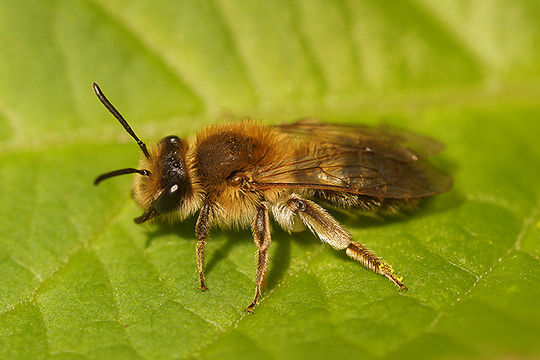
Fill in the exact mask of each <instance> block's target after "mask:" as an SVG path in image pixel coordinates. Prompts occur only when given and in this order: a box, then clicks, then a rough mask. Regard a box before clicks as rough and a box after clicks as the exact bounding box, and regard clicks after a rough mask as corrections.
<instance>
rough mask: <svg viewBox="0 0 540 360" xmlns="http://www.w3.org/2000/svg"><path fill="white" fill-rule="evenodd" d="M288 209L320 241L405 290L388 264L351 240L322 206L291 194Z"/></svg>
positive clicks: (349, 235) (347, 233) (346, 232)
mask: <svg viewBox="0 0 540 360" xmlns="http://www.w3.org/2000/svg"><path fill="white" fill-rule="evenodd" d="M287 206H288V207H289V208H290V210H291V211H292V212H293V213H295V214H298V216H299V217H300V219H302V222H303V223H304V224H305V225H306V226H307V227H308V228H309V229H310V230H311V231H312V232H313V233H314V234H315V235H317V236H318V237H319V238H320V239H321V240H322V241H324V242H326V243H328V244H330V245H331V246H332V247H333V248H334V249H336V250H343V249H345V252H346V253H347V255H348V256H349V257H351V258H352V259H354V260H356V261H358V262H359V263H361V264H362V265H364V266H365V267H367V268H368V269H370V270H372V271H375V272H376V273H378V274H381V275H383V276H385V277H386V278H388V279H389V280H390V281H392V282H393V283H394V284H395V285H396V286H397V287H399V290H407V288H406V287H405V285H403V283H402V282H401V279H399V278H398V277H397V276H396V274H395V273H394V270H393V269H392V267H391V266H390V265H388V264H387V263H385V262H384V261H382V260H381V259H379V258H378V257H377V256H375V255H374V254H373V253H372V252H371V251H370V250H368V249H367V248H366V247H365V246H363V245H362V244H360V243H357V242H356V241H352V240H351V234H350V233H349V232H348V231H347V230H345V229H344V228H343V226H342V225H341V224H340V223H338V222H337V220H336V219H334V218H333V217H332V216H331V215H330V214H329V213H328V212H327V211H326V210H325V209H324V208H322V207H321V206H319V205H317V204H316V203H314V202H313V201H310V200H304V199H300V198H299V197H297V196H296V195H293V196H292V197H291V198H290V199H289V200H287Z"/></svg>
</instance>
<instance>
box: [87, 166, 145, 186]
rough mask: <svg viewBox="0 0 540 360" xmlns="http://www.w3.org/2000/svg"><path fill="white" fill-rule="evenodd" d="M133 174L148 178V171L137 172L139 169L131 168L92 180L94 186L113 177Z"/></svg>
mask: <svg viewBox="0 0 540 360" xmlns="http://www.w3.org/2000/svg"><path fill="white" fill-rule="evenodd" d="M133 173H137V174H140V175H144V176H150V171H148V170H139V169H133V168H127V169H120V170H114V171H111V172H108V173H105V174H102V175H99V176H98V177H97V178H96V180H94V185H97V184H99V183H100V182H102V181H103V180H105V179H108V178H111V177H113V176H118V175H125V174H133Z"/></svg>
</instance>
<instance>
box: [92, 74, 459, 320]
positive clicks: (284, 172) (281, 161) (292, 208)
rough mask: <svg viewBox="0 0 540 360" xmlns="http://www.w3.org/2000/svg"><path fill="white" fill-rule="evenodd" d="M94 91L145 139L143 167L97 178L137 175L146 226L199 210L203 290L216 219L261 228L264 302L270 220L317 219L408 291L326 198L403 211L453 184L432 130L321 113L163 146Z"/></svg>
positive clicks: (320, 232) (166, 141)
mask: <svg viewBox="0 0 540 360" xmlns="http://www.w3.org/2000/svg"><path fill="white" fill-rule="evenodd" d="M93 89H94V92H95V93H96V95H97V97H98V98H99V100H100V101H101V102H102V103H103V105H105V107H106V108H107V109H108V110H109V111H110V112H111V113H112V114H113V115H114V117H116V119H117V120H118V121H119V122H120V124H121V125H122V126H123V127H124V129H125V130H126V131H127V132H128V134H129V135H131V137H133V139H135V141H136V142H137V144H138V145H139V147H140V149H141V151H142V153H143V155H144V156H143V157H142V160H141V161H140V164H139V167H138V168H137V169H135V168H126V169H120V170H116V171H112V172H108V173H105V174H103V175H101V176H99V177H97V178H96V179H95V181H94V183H95V184H98V183H100V182H101V181H103V180H105V179H108V178H111V177H113V176H118V175H124V174H137V175H139V176H136V177H135V178H134V182H133V197H134V199H135V201H136V202H137V203H138V204H139V206H140V207H141V208H142V209H144V212H143V214H142V215H141V216H139V217H137V218H135V222H136V223H137V224H141V223H144V222H147V221H150V220H155V219H160V220H169V221H173V222H174V221H181V220H183V219H185V218H187V217H189V216H192V215H195V214H196V213H197V212H198V218H197V222H196V225H195V235H196V238H197V246H196V256H197V269H198V272H199V282H200V288H199V289H200V290H202V291H205V290H207V289H208V288H207V287H206V283H205V277H204V250H205V246H206V243H207V241H208V240H209V238H210V230H211V227H212V226H215V225H218V226H221V227H229V226H233V227H238V228H247V227H250V228H251V232H252V234H253V240H254V242H255V246H256V248H257V250H256V251H257V254H256V257H257V261H256V276H255V282H256V285H255V295H254V298H253V301H252V303H251V304H250V305H249V306H248V307H247V308H246V311H248V312H251V311H253V309H254V308H255V306H256V305H257V303H258V301H259V299H260V297H261V291H262V287H263V284H264V280H265V276H266V273H267V270H268V262H269V259H268V248H269V247H270V244H271V236H270V218H271V217H272V218H273V219H274V220H275V221H276V222H277V224H279V226H281V227H282V228H283V229H284V230H285V231H287V232H289V233H290V232H292V231H297V230H301V229H302V228H305V227H307V228H308V229H309V230H311V232H313V234H315V235H316V236H317V237H319V239H320V240H321V241H323V242H325V243H328V244H329V245H330V246H331V247H333V248H334V249H336V250H345V252H346V254H347V255H348V256H349V257H351V258H352V259H354V260H356V261H358V262H360V263H361V264H362V265H364V266H365V267H367V268H369V269H370V270H372V271H374V272H376V273H378V274H381V275H383V276H385V277H386V278H388V279H389V280H390V281H391V282H393V283H394V284H395V285H396V286H397V287H398V288H399V290H406V287H405V285H404V284H403V283H402V279H401V278H399V277H398V276H397V275H396V273H395V272H394V270H393V269H392V267H391V266H390V265H389V264H387V263H386V262H384V261H383V260H381V259H380V258H379V257H377V256H375V255H374V254H373V252H371V251H370V250H369V249H367V248H366V247H365V246H363V245H362V244H360V243H359V242H356V241H354V240H353V239H352V236H351V234H350V233H349V231H347V230H346V229H345V228H344V227H343V226H342V225H341V224H340V223H339V222H338V221H337V220H336V219H334V217H332V215H330V214H329V213H328V211H327V210H325V209H324V208H323V207H322V206H320V205H319V204H318V203H317V201H320V202H323V203H325V204H328V205H329V206H331V207H334V208H345V209H348V210H359V211H377V210H378V211H396V210H399V209H403V208H410V207H412V206H414V205H415V204H417V203H418V202H419V201H420V200H421V199H423V198H426V197H429V196H432V195H435V194H439V193H442V192H445V191H447V190H448V189H449V188H450V187H451V185H452V180H451V178H450V177H449V176H448V175H447V174H445V173H444V172H442V171H441V170H439V169H437V168H436V167H435V166H433V165H431V164H430V163H429V162H427V160H426V159H427V158H428V157H429V156H431V155H433V154H435V153H437V152H439V151H441V150H442V145H441V144H440V143H438V142H436V141H434V140H431V139H429V138H426V137H423V136H420V135H417V134H414V133H411V132H408V131H405V130H398V129H393V128H389V127H367V126H349V125H336V124H327V123H321V122H318V121H315V120H311V119H303V120H299V121H297V122H295V123H292V124H282V125H276V126H264V125H260V124H257V123H255V122H249V121H243V122H236V123H224V124H217V125H213V126H210V127H206V128H204V129H202V130H200V131H199V132H198V133H196V134H195V136H193V137H191V138H188V139H181V138H179V137H178V136H176V135H170V136H166V137H164V138H163V139H161V140H160V141H159V142H158V143H157V144H156V145H155V146H154V147H151V148H150V149H147V147H146V145H145V144H144V143H143V142H142V141H141V140H140V139H139V138H138V137H137V136H136V135H135V133H134V132H133V130H132V129H131V127H130V126H129V125H128V123H127V122H126V120H125V119H124V118H123V117H122V115H120V113H119V112H118V111H117V110H116V109H115V107H114V106H113V105H112V104H111V103H110V102H109V101H108V100H107V98H106V97H105V95H104V94H103V93H102V92H101V90H100V88H99V86H98V85H97V84H95V83H94V84H93Z"/></svg>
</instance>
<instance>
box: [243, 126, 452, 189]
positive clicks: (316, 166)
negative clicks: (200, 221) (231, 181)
mask: <svg viewBox="0 0 540 360" xmlns="http://www.w3.org/2000/svg"><path fill="white" fill-rule="evenodd" d="M278 129H279V130H280V131H281V132H283V133H286V134H289V136H291V137H294V138H296V141H297V149H296V151H295V152H294V155H293V156H292V157H291V158H288V159H282V160H281V161H278V162H277V163H275V164H272V165H269V166H267V167H262V168H259V169H257V171H255V172H254V173H253V176H252V180H253V186H254V187H255V188H256V189H268V188H286V189H299V190H302V189H315V190H330V191H337V192H346V193H351V194H358V195H367V196H373V197H380V198H396V199H403V198H421V197H425V196H430V195H435V194H438V193H441V192H444V191H446V190H448V189H449V188H450V186H451V184H452V180H451V178H450V177H449V176H448V175H446V174H445V173H443V172H442V171H441V170H439V169H437V168H436V167H435V166H433V165H431V164H430V163H429V162H427V160H426V159H425V158H426V157H427V156H429V155H430V154H433V153H436V152H437V151H439V150H440V149H441V148H442V145H440V144H439V143H437V142H435V141H433V140H431V139H428V138H425V137H423V136H420V135H416V134H414V133H410V132H404V131H401V130H397V129H391V128H385V127H373V128H370V127H355V126H342V125H330V124H323V123H315V122H313V121H305V120H304V121H300V122H297V123H295V124H290V125H280V126H278Z"/></svg>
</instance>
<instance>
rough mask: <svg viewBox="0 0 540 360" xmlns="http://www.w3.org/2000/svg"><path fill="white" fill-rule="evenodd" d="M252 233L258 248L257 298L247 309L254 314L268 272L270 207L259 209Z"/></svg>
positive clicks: (263, 206)
mask: <svg viewBox="0 0 540 360" xmlns="http://www.w3.org/2000/svg"><path fill="white" fill-rule="evenodd" d="M251 231H252V233H253V240H254V242H255V245H256V246H257V275H256V285H255V297H254V299H253V302H252V303H251V305H249V306H248V307H247V308H246V311H247V312H252V311H253V309H254V308H255V306H256V305H257V302H258V301H259V297H260V295H261V288H262V286H263V283H264V279H265V277H266V272H267V271H268V248H269V247H270V244H271V243H272V239H271V237H270V218H269V216H268V207H267V206H266V205H265V204H263V205H261V206H260V207H259V208H258V209H257V216H256V217H255V219H254V220H253V223H252V225H251Z"/></svg>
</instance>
